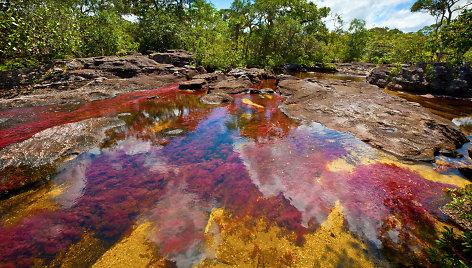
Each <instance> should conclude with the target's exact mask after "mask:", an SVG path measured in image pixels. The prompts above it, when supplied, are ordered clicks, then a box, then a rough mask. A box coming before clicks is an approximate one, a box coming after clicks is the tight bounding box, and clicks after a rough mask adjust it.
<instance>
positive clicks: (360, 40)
mask: <svg viewBox="0 0 472 268" xmlns="http://www.w3.org/2000/svg"><path fill="white" fill-rule="evenodd" d="M349 33H350V38H349V44H348V48H347V58H346V60H347V61H353V60H360V59H361V58H362V55H363V54H364V49H365V47H366V43H367V37H368V32H367V29H366V28H365V21H364V20H360V19H354V20H352V21H351V24H350V25H349Z"/></svg>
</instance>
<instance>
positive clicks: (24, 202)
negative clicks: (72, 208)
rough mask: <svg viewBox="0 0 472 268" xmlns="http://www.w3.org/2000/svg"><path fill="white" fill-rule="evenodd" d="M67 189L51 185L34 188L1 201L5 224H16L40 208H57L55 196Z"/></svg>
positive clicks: (0, 209)
mask: <svg viewBox="0 0 472 268" xmlns="http://www.w3.org/2000/svg"><path fill="white" fill-rule="evenodd" d="M64 190H65V188H64V187H54V186H53V185H50V186H49V187H46V188H40V189H34V190H30V191H27V192H24V193H21V194H19V195H16V196H14V197H11V198H9V199H7V200H4V201H1V202H0V211H1V213H2V214H3V216H2V218H1V220H2V222H3V224H4V225H5V226H11V225H15V224H17V223H18V222H20V221H21V220H22V219H24V218H26V217H28V216H31V215H34V213H35V212H36V211H38V210H43V209H48V210H56V209H57V208H58V206H57V203H56V202H55V201H54V198H55V197H57V196H59V195H60V194H61V193H62V192H63V191H64Z"/></svg>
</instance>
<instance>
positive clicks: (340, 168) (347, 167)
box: [326, 158, 356, 173]
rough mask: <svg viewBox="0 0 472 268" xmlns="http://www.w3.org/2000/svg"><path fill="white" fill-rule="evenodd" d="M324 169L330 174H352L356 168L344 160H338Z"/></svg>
mask: <svg viewBox="0 0 472 268" xmlns="http://www.w3.org/2000/svg"><path fill="white" fill-rule="evenodd" d="M326 168H327V169H328V170H329V171H331V172H350V173H352V172H353V171H354V170H355V169H356V167H355V166H354V165H353V164H349V163H348V162H347V161H346V160H345V159H343V158H338V159H335V160H333V161H331V162H329V163H328V164H327V165H326Z"/></svg>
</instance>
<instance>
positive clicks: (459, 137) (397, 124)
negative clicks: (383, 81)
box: [277, 80, 469, 161]
mask: <svg viewBox="0 0 472 268" xmlns="http://www.w3.org/2000/svg"><path fill="white" fill-rule="evenodd" d="M277 90H278V91H279V92H280V93H282V94H285V95H289V96H290V97H289V98H288V99H287V100H286V101H285V102H284V103H283V104H282V105H281V106H280V108H281V109H282V110H283V111H284V112H285V113H286V114H287V115H288V116H291V117H294V118H298V119H303V120H309V121H314V122H318V123H320V124H323V125H325V126H326V127H328V128H331V129H335V130H337V131H342V132H347V133H350V134H352V135H354V136H356V137H357V138H359V139H361V140H363V141H364V142H367V143H369V144H371V145H373V146H375V147H378V148H380V149H382V150H385V151H388V152H391V153H393V154H396V155H398V156H401V157H405V158H408V159H413V160H421V161H434V159H435V156H436V155H438V154H446V155H457V151H456V149H457V148H458V147H459V146H461V145H463V144H464V143H466V142H468V141H469V139H468V138H467V137H466V136H465V135H464V134H463V133H462V132H461V131H460V130H459V129H458V128H457V127H456V126H455V125H454V124H452V123H451V122H450V121H448V120H446V119H443V118H440V117H438V116H436V115H433V114H432V113H430V112H429V111H427V110H426V109H424V108H423V107H421V106H420V105H419V104H417V103H412V102H408V101H406V100H404V99H401V98H399V97H396V96H394V95H391V94H388V93H386V92H384V91H381V90H379V89H378V88H377V87H375V86H372V85H369V84H368V83H366V82H339V81H335V80H323V81H319V82H318V81H316V80H311V81H310V80H284V81H281V82H280V83H279V86H278V89H277Z"/></svg>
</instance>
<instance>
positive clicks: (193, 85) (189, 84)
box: [179, 79, 207, 90]
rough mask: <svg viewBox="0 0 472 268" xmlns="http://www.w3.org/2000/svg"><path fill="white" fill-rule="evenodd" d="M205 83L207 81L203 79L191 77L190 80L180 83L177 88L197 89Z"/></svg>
mask: <svg viewBox="0 0 472 268" xmlns="http://www.w3.org/2000/svg"><path fill="white" fill-rule="evenodd" d="M206 85H207V81H206V80H205V79H192V80H189V81H185V82H182V83H180V84H179V89H190V90H198V89H202V88H204V87H205V86H206Z"/></svg>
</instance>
